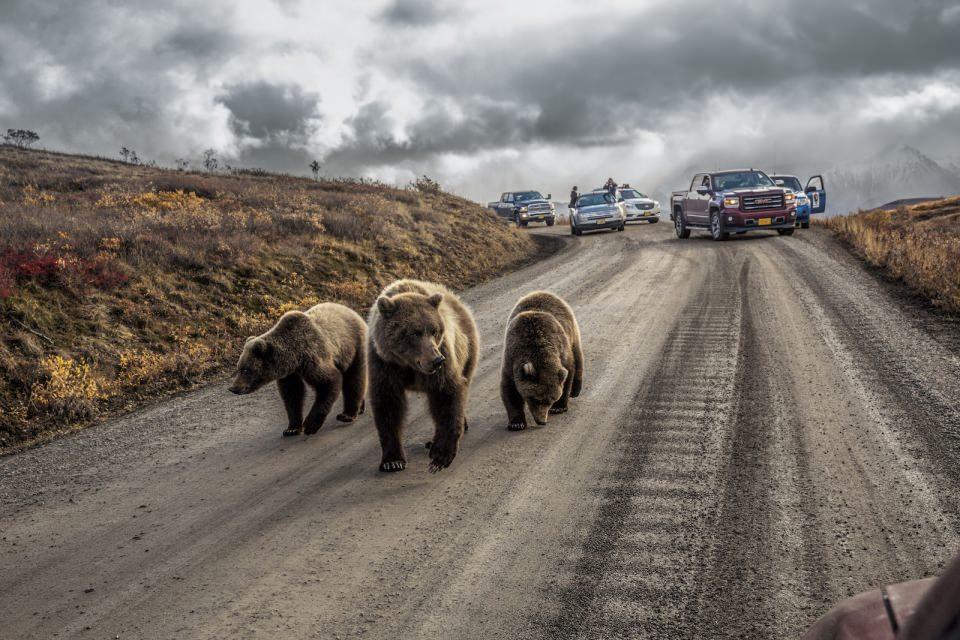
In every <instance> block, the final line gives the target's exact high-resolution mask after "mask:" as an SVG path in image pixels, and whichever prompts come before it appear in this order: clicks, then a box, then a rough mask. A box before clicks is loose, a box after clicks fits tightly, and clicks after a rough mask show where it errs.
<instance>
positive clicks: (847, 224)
mask: <svg viewBox="0 0 960 640" xmlns="http://www.w3.org/2000/svg"><path fill="white" fill-rule="evenodd" d="M821 224H823V225H824V226H825V227H827V228H828V229H830V230H831V231H833V232H834V233H835V234H837V236H838V237H839V238H840V239H841V240H843V241H844V242H846V243H847V244H848V245H850V246H851V247H852V248H853V250H854V251H855V252H856V253H857V254H858V255H860V256H861V257H863V258H864V259H865V260H867V261H868V262H869V263H871V264H873V265H875V266H878V267H881V268H882V269H883V270H884V271H885V272H886V273H887V274H889V275H890V276H891V277H893V278H895V279H898V280H902V281H903V282H905V283H906V284H907V285H908V286H910V287H911V288H913V289H914V290H916V291H917V292H918V293H920V294H922V295H923V296H925V297H928V298H929V299H930V300H931V301H932V302H933V304H935V305H937V306H939V307H941V308H944V309H948V310H950V311H955V312H960V197H955V198H947V199H944V200H935V201H932V202H924V203H922V204H916V205H912V206H908V207H900V208H898V209H896V210H894V211H887V210H876V211H861V212H860V213H855V214H851V215H848V216H838V217H835V218H827V219H826V220H823V221H822V222H821Z"/></svg>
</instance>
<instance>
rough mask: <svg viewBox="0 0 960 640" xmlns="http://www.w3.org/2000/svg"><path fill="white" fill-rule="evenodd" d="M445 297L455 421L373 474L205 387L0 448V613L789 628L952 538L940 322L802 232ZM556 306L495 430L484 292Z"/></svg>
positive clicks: (320, 623)
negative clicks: (457, 429)
mask: <svg viewBox="0 0 960 640" xmlns="http://www.w3.org/2000/svg"><path fill="white" fill-rule="evenodd" d="M532 232H533V233H545V234H553V235H556V236H557V238H556V240H557V241H562V242H564V243H565V244H564V247H563V248H562V249H561V250H560V251H559V252H557V253H556V254H553V255H552V256H551V257H549V258H546V259H544V260H543V261H541V262H539V263H537V264H535V265H533V266H530V267H527V268H525V269H524V270H522V271H519V272H516V273H513V274H510V275H508V276H506V277H503V278H500V279H498V280H495V281H492V282H489V283H487V284H485V285H483V286H480V287H477V288H474V289H471V290H469V291H466V292H464V298H465V300H466V301H467V302H468V304H470V305H471V307H472V308H473V310H474V312H475V314H476V318H477V323H478V326H479V327H480V331H481V334H482V341H483V344H482V348H481V361H480V366H479V368H478V371H477V375H476V378H475V380H474V385H473V390H472V394H471V401H470V405H469V411H468V415H469V420H470V427H471V428H470V431H469V433H468V434H467V435H466V436H465V439H464V441H463V444H462V447H461V450H460V453H459V455H458V456H457V458H456V460H455V461H454V464H453V466H452V467H451V468H449V469H447V470H445V471H443V472H441V473H439V474H437V475H430V474H429V473H427V462H428V459H427V455H426V451H425V450H424V449H423V442H424V441H426V440H427V439H428V437H429V436H430V434H432V425H431V423H430V421H429V418H428V416H427V413H426V410H425V406H424V405H423V403H422V402H420V401H417V402H416V403H415V404H414V405H413V407H412V410H411V413H410V422H409V428H408V430H407V434H406V438H407V446H408V452H409V453H410V454H411V455H410V462H409V464H408V468H407V471H405V472H403V473H401V474H381V473H379V472H378V471H377V463H378V461H379V445H378V442H377V437H376V433H375V430H374V428H373V423H372V420H371V418H370V416H369V414H368V415H365V416H364V417H363V419H361V420H360V421H358V422H356V423H354V424H351V425H346V426H341V425H339V424H333V423H331V422H328V424H327V425H326V426H325V427H324V428H323V430H321V432H320V433H319V434H318V435H316V436H313V437H309V438H296V439H289V438H288V439H283V438H281V437H280V432H281V430H282V428H283V427H284V425H285V424H286V422H285V418H284V414H283V409H282V405H281V403H280V400H279V397H278V396H277V394H276V392H275V391H274V390H273V389H272V388H268V389H264V390H262V391H260V392H258V393H256V394H253V395H250V396H243V397H236V396H233V395H231V394H229V393H228V392H227V390H226V385H225V384H218V385H214V386H211V387H209V388H206V389H203V390H200V391H197V392H194V393H190V394H187V395H183V396H180V397H177V398H174V399H171V400H169V401H166V402H163V403H161V404H158V405H156V406H153V407H151V408H148V409H145V410H142V411H139V412H137V413H134V414H132V415H129V416H126V417H124V418H121V419H119V420H115V421H113V422H110V423H107V424H104V425H101V426H99V427H95V428H92V429H89V430H86V431H83V432H80V433H77V434H74V435H72V436H70V437H66V438H63V439H61V440H59V441H57V442H54V443H51V444H48V445H46V446H43V447H39V448H36V449H33V450H29V451H26V452H23V453H21V454H18V455H14V456H9V457H6V458H3V459H0V567H2V568H3V570H2V571H0V636H2V637H10V638H52V637H58V638H62V637H71V638H72V637H81V638H82V637H90V638H114V637H119V638H174V637H177V638H255V637H272V638H313V637H316V638H354V637H362V638H390V639H392V640H395V639H397V638H458V637H459V638H510V639H513V638H776V639H780V638H784V639H786V638H791V639H794V638H798V637H799V636H800V635H801V633H802V631H803V630H804V629H805V628H806V627H808V626H809V625H810V624H811V623H812V622H813V620H814V619H816V618H817V617H818V616H819V615H820V614H822V613H823V612H824V611H825V610H827V609H828V608H829V607H830V606H831V605H832V603H834V602H836V601H838V600H840V599H842V598H844V597H847V596H849V595H852V594H855V593H858V592H860V591H863V590H866V589H868V588H870V587H873V586H876V585H879V584H882V583H889V582H899V581H902V580H908V579H914V578H919V577H923V576H927V575H931V574H934V573H936V572H937V571H938V569H939V568H940V567H941V566H943V564H944V563H945V562H946V561H947V560H948V559H949V558H950V557H951V556H953V555H954V554H955V553H957V552H958V551H960V405H958V402H957V398H960V325H958V324H957V323H956V322H955V321H951V320H950V319H949V318H946V317H943V316H938V315H937V314H935V313H931V312H929V311H926V310H923V309H921V308H920V307H919V306H917V305H916V304H914V303H912V302H910V301H909V300H908V299H906V297H905V296H904V295H903V294H902V292H900V291H898V290H897V289H896V288H893V287H890V286H888V285H887V284H885V283H883V282H881V281H880V280H879V279H878V278H877V277H876V276H874V275H872V274H871V273H869V272H867V271H866V270H865V269H864V268H863V267H862V266H861V265H860V264H859V263H858V262H856V261H855V260H854V259H852V258H851V257H850V256H849V255H848V254H847V253H846V252H845V251H844V250H843V249H841V248H840V247H838V246H837V245H836V244H835V243H834V241H833V240H832V239H831V238H829V237H827V235H826V234H825V233H824V232H821V231H819V230H816V229H815V230H811V231H809V232H806V231H804V232H798V233H797V234H796V235H795V236H793V237H792V238H782V237H778V236H775V235H763V234H757V235H748V236H742V237H737V238H735V239H733V240H731V241H729V242H726V243H715V242H712V241H710V240H709V239H708V238H707V236H706V234H701V233H695V234H694V236H693V238H691V239H690V240H687V241H682V242H681V241H678V240H676V239H675V238H674V237H673V234H672V229H671V228H670V225H669V224H659V225H651V226H638V227H631V228H629V229H628V230H627V232H625V233H604V234H599V235H591V236H584V237H582V238H572V237H569V236H567V235H563V234H564V233H565V229H564V228H554V229H550V230H534V231H532ZM538 288H543V289H549V290H551V291H553V292H555V293H557V294H559V295H561V296H563V297H564V298H566V299H567V300H568V301H569V302H570V304H571V305H572V306H573V307H574V310H575V311H576V313H577V315H578V317H579V320H580V323H581V327H582V332H583V339H584V350H585V354H586V377H585V384H584V392H583V394H582V395H581V396H580V397H579V398H576V399H574V400H573V401H572V403H571V411H570V412H569V413H567V414H564V415H560V416H554V417H553V418H552V419H551V421H550V423H549V425H548V426H546V427H542V428H531V429H528V430H527V431H524V432H508V431H507V430H506V428H505V427H506V416H505V412H504V410H503V407H502V405H501V403H500V399H499V392H498V382H499V358H500V351H501V348H502V342H503V330H504V326H505V320H506V317H507V314H508V313H509V311H510V309H511V307H512V306H513V303H514V302H515V301H516V300H517V299H518V298H519V297H520V296H521V295H522V294H524V293H526V292H529V291H531V290H534V289H538Z"/></svg>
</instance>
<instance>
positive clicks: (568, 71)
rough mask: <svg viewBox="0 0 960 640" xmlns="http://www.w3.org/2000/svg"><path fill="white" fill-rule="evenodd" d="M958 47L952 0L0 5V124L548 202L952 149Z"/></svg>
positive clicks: (482, 196)
mask: <svg viewBox="0 0 960 640" xmlns="http://www.w3.org/2000/svg"><path fill="white" fill-rule="evenodd" d="M958 43H960V0H870V1H856V0H851V1H840V0H802V1H801V0H792V1H791V0H752V1H749V2H739V1H736V0H725V1H722V2H718V1H717V0H709V1H700V0H669V1H668V0H663V1H660V0H647V1H639V0H634V1H627V2H616V1H612V0H592V1H590V2H583V1H582V0H576V1H570V2H563V1H552V2H539V3H538V2H517V1H516V0H504V1H498V0H483V1H478V2H474V1H472V0H469V1H459V2H449V3H446V2H440V1H434V0H387V1H383V0H381V1H377V2H373V1H371V2H362V1H358V0H352V1H349V2H348V1H342V2H341V1H330V0H325V1H316V0H315V1H306V0H305V1H303V2H299V1H296V0H277V1H275V2H272V3H271V2H268V1H267V0H262V1H258V2H238V1H236V0H228V1H220V0H202V1H189V2H188V1H180V2H178V1H173V0H166V1H164V2H155V1H151V2H137V1H133V0H124V1H120V0H116V1H95V0H87V1H85V2H76V3H74V2H53V1H44V0H24V1H22V2H21V1H17V0H0V128H2V129H6V128H9V127H16V128H29V129H33V130H35V131H37V132H38V133H39V134H40V136H41V143H42V144H43V145H44V146H47V147H49V148H54V149H62V150H68V151H82V152H88V153H99V154H104V155H112V156H116V155H117V152H118V150H119V148H120V147H121V146H127V147H130V148H132V149H135V150H136V151H137V152H138V153H139V154H140V156H141V157H142V158H146V159H156V160H157V161H158V162H160V163H161V164H172V162H173V160H174V159H175V158H177V157H189V158H190V159H192V160H193V161H194V163H197V159H198V158H199V156H200V154H201V152H202V151H203V149H205V148H208V147H213V148H215V149H217V150H218V152H219V153H220V155H221V157H222V158H224V159H226V160H227V161H228V162H231V163H232V164H235V165H238V166H261V167H265V168H269V169H274V170H282V171H289V172H294V173H301V174H308V173H309V169H308V167H307V165H308V164H309V162H310V160H312V159H313V158H317V159H319V160H320V161H321V162H322V163H323V165H324V168H323V172H324V173H325V174H327V175H355V176H359V175H363V176H368V177H375V178H379V179H382V180H385V181H388V182H397V183H400V184H405V183H407V182H408V181H409V180H410V179H411V178H412V177H413V176H414V175H417V174H422V173H426V174H429V175H430V176H431V177H436V178H437V179H439V180H440V182H441V183H442V184H443V185H444V186H445V187H447V188H450V189H451V190H453V191H456V192H458V193H461V194H463V195H466V196H468V197H471V198H474V199H476V200H481V201H485V200H488V199H494V198H496V197H497V196H499V193H500V192H501V191H503V190H506V189H517V188H540V189H542V190H544V191H553V192H554V196H555V197H557V198H561V197H565V193H566V191H567V190H568V189H569V187H570V185H571V184H573V183H577V184H579V185H580V186H581V187H594V186H599V184H600V183H602V182H603V181H604V180H605V179H606V178H607V177H609V176H613V177H614V178H616V179H617V180H619V181H625V182H631V183H633V184H635V185H637V184H639V185H641V187H644V186H646V187H647V188H649V189H654V188H657V187H661V186H663V183H667V182H670V181H673V180H675V179H676V178H675V176H678V175H680V174H682V173H686V172H687V171H689V170H692V169H694V168H697V167H700V166H705V167H706V168H714V167H713V165H720V164H725V163H737V164H744V165H746V164H750V165H754V166H764V167H767V168H770V169H773V168H774V165H775V164H776V165H777V166H776V168H778V169H781V170H794V171H796V172H802V171H809V170H813V169H820V168H828V167H833V166H837V165H838V164H840V163H843V162H844V161H847V160H851V161H853V160H862V159H864V158H867V157H869V156H870V155H872V154H875V153H877V152H879V151H880V150H881V149H883V148H885V147H888V146H890V145H894V144H902V143H907V144H912V145H914V146H916V147H918V148H919V149H921V150H923V151H924V152H926V153H927V154H929V155H932V156H934V157H944V156H957V155H960V150H958V149H960V146H958V142H960V44H958ZM676 186H677V187H678V188H679V185H676ZM561 194H563V195H561Z"/></svg>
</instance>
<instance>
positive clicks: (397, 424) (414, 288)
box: [367, 280, 480, 472]
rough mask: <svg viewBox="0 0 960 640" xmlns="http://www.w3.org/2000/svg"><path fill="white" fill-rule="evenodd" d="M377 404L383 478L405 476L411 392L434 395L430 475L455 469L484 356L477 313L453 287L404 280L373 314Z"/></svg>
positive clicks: (373, 396)
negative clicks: (406, 421) (473, 385)
mask: <svg viewBox="0 0 960 640" xmlns="http://www.w3.org/2000/svg"><path fill="white" fill-rule="evenodd" d="M368 320H369V325H370V333H369V338H368V345H367V360H368V364H369V367H370V403H371V407H372V409H373V420H374V422H375V423H376V425H377V433H378V434H379V436H380V446H381V448H382V458H381V460H380V470H381V471H402V470H403V469H404V468H405V467H406V462H407V459H406V455H405V453H404V450H403V443H402V436H403V426H404V425H403V423H404V418H405V416H406V411H407V391H408V390H409V391H419V392H422V393H426V395H427V400H428V402H429V406H430V414H431V415H432V416H433V421H434V427H435V431H434V436H433V440H432V441H431V443H430V467H429V469H430V471H431V472H437V471H439V470H441V469H443V468H445V467H448V466H450V463H451V462H453V458H454V456H456V455H457V448H458V446H459V444H460V437H461V436H462V434H463V432H464V431H465V430H466V428H467V420H466V407H467V395H468V393H469V390H470V382H471V380H472V378H473V373H474V370H475V369H476V367H477V358H478V353H479V349H480V337H479V334H478V332H477V326H476V324H475V323H474V321H473V315H472V314H471V313H470V310H469V309H467V307H466V306H465V305H464V304H463V303H462V302H461V301H460V299H459V298H458V297H457V296H456V295H454V294H453V293H451V292H450V291H449V290H447V289H446V288H445V287H443V286H441V285H438V284H433V283H430V282H420V281H418V280H398V281H397V282H394V283H393V284H391V285H390V286H388V287H387V288H386V289H384V290H383V292H382V293H381V294H380V297H379V298H377V301H376V303H375V304H374V305H373V307H372V308H371V309H370V316H369V319H368Z"/></svg>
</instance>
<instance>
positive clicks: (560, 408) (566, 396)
mask: <svg viewBox="0 0 960 640" xmlns="http://www.w3.org/2000/svg"><path fill="white" fill-rule="evenodd" d="M572 387H573V376H572V375H568V376H567V379H566V380H564V381H563V394H562V395H561V396H560V399H559V400H557V401H556V402H554V403H553V406H552V407H550V413H552V414H558V413H566V412H567V405H568V404H569V402H570V395H571V394H570V390H571V388H572Z"/></svg>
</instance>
